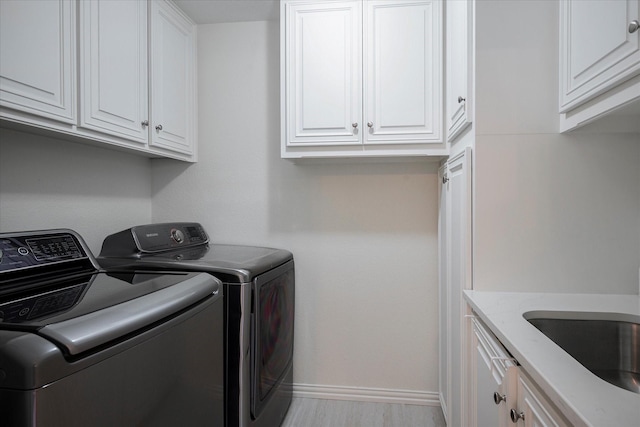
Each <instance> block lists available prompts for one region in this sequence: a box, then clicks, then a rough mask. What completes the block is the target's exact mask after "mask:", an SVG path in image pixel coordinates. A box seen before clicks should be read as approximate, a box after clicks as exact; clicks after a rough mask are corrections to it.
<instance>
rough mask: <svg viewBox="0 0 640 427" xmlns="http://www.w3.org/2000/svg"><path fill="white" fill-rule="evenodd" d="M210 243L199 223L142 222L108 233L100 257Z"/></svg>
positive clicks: (124, 255)
mask: <svg viewBox="0 0 640 427" xmlns="http://www.w3.org/2000/svg"><path fill="white" fill-rule="evenodd" d="M207 243H209V237H208V236H207V233H206V232H205V231H204V228H203V227H202V225H200V224H198V223H197V222H172V223H164V224H147V225H138V226H135V227H131V228H129V229H127V230H123V231H121V232H119V233H115V234H112V235H110V236H108V237H107V238H106V239H105V240H104V242H103V244H102V250H101V251H100V256H102V257H131V256H136V255H140V254H148V253H158V252H163V251H168V250H171V249H177V248H189V247H195V246H204V245H206V244H207ZM129 248H131V249H129ZM131 250H133V252H131ZM124 252H127V253H124Z"/></svg>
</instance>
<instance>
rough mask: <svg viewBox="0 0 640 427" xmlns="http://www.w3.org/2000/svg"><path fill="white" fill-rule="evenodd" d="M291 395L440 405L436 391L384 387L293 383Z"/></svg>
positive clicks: (356, 400)
mask: <svg viewBox="0 0 640 427" xmlns="http://www.w3.org/2000/svg"><path fill="white" fill-rule="evenodd" d="M293 397H306V398H312V399H328V400H351V401H355V402H376V403H403V404H406V405H422V406H440V396H439V394H438V393H437V392H429V391H413V390H394V389H386V388H363V387H344V386H329V385H318V384H295V383H294V384H293Z"/></svg>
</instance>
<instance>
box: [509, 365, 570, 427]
mask: <svg viewBox="0 0 640 427" xmlns="http://www.w3.org/2000/svg"><path fill="white" fill-rule="evenodd" d="M517 381H518V385H517V388H518V389H517V395H518V399H517V400H518V403H517V406H516V407H515V408H512V409H511V410H510V411H509V418H510V419H511V421H512V422H513V423H515V424H517V425H518V426H520V427H568V426H569V423H568V422H566V421H565V420H564V418H563V417H562V416H561V415H560V414H559V413H558V412H557V411H556V409H555V408H554V407H553V405H552V404H551V403H550V402H549V401H548V400H547V399H546V398H545V397H544V396H543V395H542V393H541V392H540V391H538V389H537V388H536V386H535V385H534V384H533V381H531V380H530V379H529V378H528V377H527V376H526V374H525V373H524V372H523V371H522V369H519V370H518V379H517Z"/></svg>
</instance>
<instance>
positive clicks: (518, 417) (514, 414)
mask: <svg viewBox="0 0 640 427" xmlns="http://www.w3.org/2000/svg"><path fill="white" fill-rule="evenodd" d="M509 415H510V416H511V421H512V422H513V423H517V422H518V420H524V412H516V410H515V409H512V410H511V411H509Z"/></svg>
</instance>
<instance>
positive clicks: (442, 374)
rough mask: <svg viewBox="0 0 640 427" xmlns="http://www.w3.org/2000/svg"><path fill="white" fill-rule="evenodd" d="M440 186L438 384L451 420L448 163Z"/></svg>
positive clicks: (441, 169) (444, 167) (447, 415)
mask: <svg viewBox="0 0 640 427" xmlns="http://www.w3.org/2000/svg"><path fill="white" fill-rule="evenodd" d="M438 180H439V182H440V187H439V191H438V196H439V204H438V262H439V265H438V291H439V296H438V308H439V310H440V311H439V334H438V338H439V347H440V349H439V352H440V353H439V369H438V386H439V391H440V406H441V407H442V412H443V413H444V417H445V421H447V422H449V419H450V415H449V412H448V408H449V400H450V396H449V384H450V383H451V365H450V364H449V355H450V354H451V349H450V347H449V346H450V345H451V340H450V338H449V330H450V329H451V321H450V316H449V286H448V268H447V263H448V256H447V243H448V239H447V165H446V164H444V165H443V166H442V167H441V168H440V169H439V170H438Z"/></svg>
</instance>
